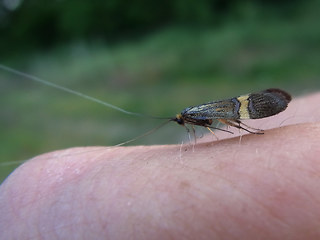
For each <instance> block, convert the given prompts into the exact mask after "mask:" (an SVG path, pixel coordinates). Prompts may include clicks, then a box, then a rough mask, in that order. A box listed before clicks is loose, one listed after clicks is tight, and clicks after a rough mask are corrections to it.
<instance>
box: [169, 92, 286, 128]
mask: <svg viewBox="0 0 320 240" xmlns="http://www.w3.org/2000/svg"><path fill="white" fill-rule="evenodd" d="M290 101H291V96H290V94H288V93H286V92H285V91H283V90H280V89H276V88H270V89H267V90H264V91H261V92H257V93H251V94H247V95H243V96H239V97H235V98H231V99H227V100H222V101H214V102H209V103H205V104H201V105H198V106H193V107H188V108H186V109H184V110H183V111H182V112H181V113H180V114H177V115H176V117H175V118H173V119H172V121H175V122H177V123H178V124H180V125H185V124H191V125H198V126H203V127H207V128H208V129H209V130H210V129H211V128H214V127H211V124H212V123H213V120H218V121H220V122H222V123H224V124H226V125H229V126H232V127H236V128H239V129H243V130H245V131H247V132H250V133H255V134H262V130H260V129H255V128H251V127H249V126H247V125H245V124H244V123H242V122H241V121H240V120H243V119H259V118H265V117H270V116H273V115H276V114H278V113H280V112H282V111H284V110H285V109H286V108H287V106H288V103H289V102H290ZM243 126H245V127H246V128H244V127H243ZM248 128H250V129H254V130H257V131H256V132H252V131H250V130H248ZM214 129H215V128H214ZM210 131H211V130H210Z"/></svg>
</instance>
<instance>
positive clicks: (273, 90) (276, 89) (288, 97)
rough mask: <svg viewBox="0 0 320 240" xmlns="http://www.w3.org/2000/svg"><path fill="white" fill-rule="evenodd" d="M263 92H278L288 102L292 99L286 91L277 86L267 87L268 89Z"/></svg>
mask: <svg viewBox="0 0 320 240" xmlns="http://www.w3.org/2000/svg"><path fill="white" fill-rule="evenodd" d="M265 92H269V93H275V94H279V95H281V96H282V97H283V98H284V99H285V100H286V101H287V103H289V102H290V101H291V100H292V97H291V95H290V94H289V93H287V92H285V91H283V90H281V89H279V88H269V89H267V90H265Z"/></svg>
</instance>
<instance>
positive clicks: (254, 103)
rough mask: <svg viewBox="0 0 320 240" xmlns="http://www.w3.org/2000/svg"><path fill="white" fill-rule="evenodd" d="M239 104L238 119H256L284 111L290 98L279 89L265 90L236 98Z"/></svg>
mask: <svg viewBox="0 0 320 240" xmlns="http://www.w3.org/2000/svg"><path fill="white" fill-rule="evenodd" d="M237 99H238V101H239V102H240V109H239V116H240V119H258V118H265V117H270V116H273V115H276V114H278V113H280V112H282V111H284V110H285V109H286V108H287V106H288V103H289V102H290V101H291V96H290V95H289V94H288V93H286V92H285V91H282V90H280V89H275V88H271V89H267V90H265V91H262V92H258V93H252V94H248V95H246V96H240V97H238V98H237Z"/></svg>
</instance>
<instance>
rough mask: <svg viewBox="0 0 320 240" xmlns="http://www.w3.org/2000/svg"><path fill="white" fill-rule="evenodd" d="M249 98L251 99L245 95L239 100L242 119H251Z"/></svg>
mask: <svg viewBox="0 0 320 240" xmlns="http://www.w3.org/2000/svg"><path fill="white" fill-rule="evenodd" d="M248 98H249V95H244V96H240V97H238V98H237V99H238V101H239V103H240V109H239V116H240V119H249V118H250V115H249V110H248V106H249V100H248Z"/></svg>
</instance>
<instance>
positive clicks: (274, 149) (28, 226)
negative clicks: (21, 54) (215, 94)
mask: <svg viewBox="0 0 320 240" xmlns="http://www.w3.org/2000/svg"><path fill="white" fill-rule="evenodd" d="M319 101H320V94H314V95H309V96H306V97H303V98H299V99H297V100H294V101H293V102H292V103H290V104H289V107H288V109H287V110H286V111H285V112H283V113H280V114H279V115H277V116H275V117H271V118H266V119H264V120H257V121H254V122H253V121H250V122H246V123H247V124H248V125H249V124H250V126H255V127H261V128H263V129H269V130H266V131H265V134H264V135H254V134H246V135H243V136H242V137H241V140H240V138H239V137H238V136H234V135H230V134H229V135H227V134H225V133H222V132H219V133H217V135H218V137H219V139H220V140H215V139H214V138H212V137H211V135H209V136H208V137H205V138H204V139H201V142H199V143H197V144H196V145H195V146H192V145H188V144H184V145H166V146H135V147H87V148H72V149H67V150H61V151H55V152H51V153H47V154H44V155H41V156H38V157H35V158H33V159H31V160H29V161H28V162H26V163H25V164H23V165H22V166H20V167H19V168H17V169H16V170H15V171H14V172H13V173H12V174H11V175H10V176H9V177H8V178H7V179H6V181H5V182H4V183H3V184H2V185H1V186H0V239H228V240H230V239H231V240H232V239H255V240H256V239H268V240H271V239H281V240H283V239H290V240H295V239H320V187H319V186H320V122H319V119H320V109H319V107H318V106H317V105H318V103H319ZM230 130H231V129H230ZM232 130H233V131H234V132H235V133H237V130H234V129H232Z"/></svg>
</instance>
